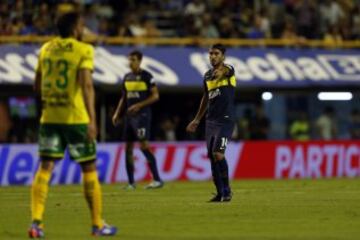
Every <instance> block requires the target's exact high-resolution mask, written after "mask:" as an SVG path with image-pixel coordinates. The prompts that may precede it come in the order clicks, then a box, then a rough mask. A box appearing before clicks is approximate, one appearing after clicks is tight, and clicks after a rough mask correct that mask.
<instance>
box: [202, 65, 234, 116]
mask: <svg viewBox="0 0 360 240" xmlns="http://www.w3.org/2000/svg"><path fill="white" fill-rule="evenodd" d="M225 67H227V68H228V69H229V70H228V72H227V74H225V76H223V77H222V78H220V79H215V76H214V69H210V70H209V71H207V72H206V73H205V75H204V88H205V91H206V94H207V95H208V98H209V102H208V106H207V114H206V120H207V121H212V122H219V123H221V122H226V121H229V120H231V121H234V120H235V116H234V114H235V112H234V110H235V108H234V97H235V87H236V79H235V71H234V68H233V67H232V66H230V65H227V64H225Z"/></svg>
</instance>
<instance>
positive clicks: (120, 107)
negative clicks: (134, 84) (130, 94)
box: [112, 93, 126, 126]
mask: <svg viewBox="0 0 360 240" xmlns="http://www.w3.org/2000/svg"><path fill="white" fill-rule="evenodd" d="M125 101H126V99H125V94H124V93H123V94H122V96H121V98H120V100H119V103H118V105H117V107H116V110H115V112H114V114H113V117H112V123H113V124H114V126H116V125H118V123H119V121H120V116H121V114H122V112H123V111H124V108H125Z"/></svg>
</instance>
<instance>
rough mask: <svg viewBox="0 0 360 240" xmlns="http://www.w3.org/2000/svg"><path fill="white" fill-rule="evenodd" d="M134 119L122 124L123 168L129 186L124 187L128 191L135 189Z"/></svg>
mask: <svg viewBox="0 0 360 240" xmlns="http://www.w3.org/2000/svg"><path fill="white" fill-rule="evenodd" d="M134 124H135V123H134V119H132V118H126V120H125V124H124V137H123V139H124V141H125V142H126V144H125V168H126V173H127V176H128V182H129V185H128V186H127V187H126V189H128V190H133V189H135V179H134V170H135V168H134V156H133V149H134V142H135V141H136V140H137V137H136V128H135V127H134Z"/></svg>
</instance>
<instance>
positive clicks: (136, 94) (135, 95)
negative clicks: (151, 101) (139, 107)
mask: <svg viewBox="0 0 360 240" xmlns="http://www.w3.org/2000/svg"><path fill="white" fill-rule="evenodd" d="M126 97H127V98H140V94H139V92H127V93H126Z"/></svg>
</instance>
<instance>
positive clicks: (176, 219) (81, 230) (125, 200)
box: [0, 179, 360, 240]
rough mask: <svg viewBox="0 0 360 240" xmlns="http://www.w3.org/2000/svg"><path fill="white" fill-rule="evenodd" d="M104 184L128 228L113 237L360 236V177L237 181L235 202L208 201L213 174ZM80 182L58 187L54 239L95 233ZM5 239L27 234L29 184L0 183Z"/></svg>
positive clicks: (52, 200) (111, 211) (51, 211)
mask: <svg viewBox="0 0 360 240" xmlns="http://www.w3.org/2000/svg"><path fill="white" fill-rule="evenodd" d="M122 186H123V185H104V186H103V195H104V216H105V218H106V220H107V221H108V222H109V223H111V224H114V225H116V226H118V227H119V228H120V232H119V233H118V235H117V236H116V237H113V238H111V239H126V240H131V239H134V240H135V239H136V240H142V239H144V240H145V239H146V240H149V239H157V240H159V239H160V240H168V239H171V240H178V239H179V240H180V239H184V240H185V239H219V240H220V239H221V240H225V239H234V240H235V239H250V240H252V239H293V240H300V239H312V240H316V239H324V240H325V239H326V240H332V239H359V236H360V179H334V180H316V181H315V180H291V181H234V182H232V186H233V190H234V198H233V201H232V202H230V203H207V202H206V201H207V200H208V199H210V197H211V195H210V194H209V193H210V192H211V191H212V189H213V187H212V184H211V183H210V182H191V183H190V182H177V183H167V184H166V185H165V188H163V189H158V190H144V189H143V188H142V185H138V188H137V189H136V190H135V191H125V190H123V189H122V188H121V187H122ZM81 191H82V188H81V186H80V185H78V186H54V187H51V188H50V193H49V196H48V202H47V208H46V213H45V235H46V237H47V238H49V239H91V237H90V218H89V212H88V209H87V206H86V203H85V200H84V198H83V196H82V192H81ZM0 206H1V208H0V239H26V238H27V228H28V226H29V222H30V219H29V218H30V210H29V187H2V188H0Z"/></svg>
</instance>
